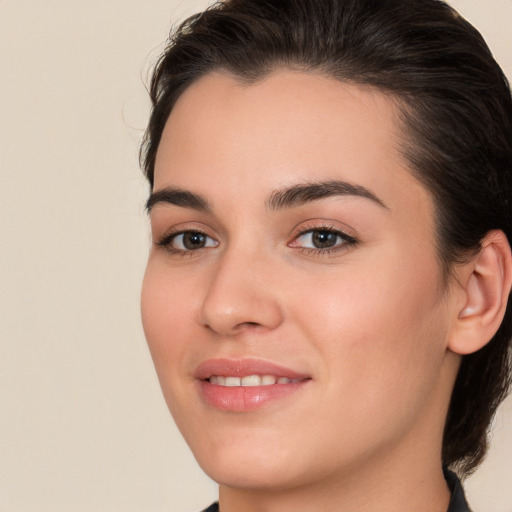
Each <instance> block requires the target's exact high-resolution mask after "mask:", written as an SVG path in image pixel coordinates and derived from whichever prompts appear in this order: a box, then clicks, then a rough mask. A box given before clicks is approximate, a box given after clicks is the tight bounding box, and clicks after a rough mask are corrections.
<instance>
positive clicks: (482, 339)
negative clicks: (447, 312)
mask: <svg viewBox="0 0 512 512" xmlns="http://www.w3.org/2000/svg"><path fill="white" fill-rule="evenodd" d="M459 280H460V281H459V283H460V285H461V286H462V291H463V298H464V301H462V302H463V306H462V307H460V308H459V310H458V318H457V319H456V320H455V325H454V329H452V332H451V335H450V338H449V340H448V348H449V349H450V350H451V351H452V352H455V353H456V354H460V355H464V354H471V353H473V352H476V351H477V350H479V349H481V348H482V347H483V346H484V345H486V344H487V343H488V342H489V341H490V340H491V338H492V337H493V336H494V335H495V334H496V331H497V330H498V327H499V326H500V324H501V322H502V320H503V317H504V315H505V310H506V309H507V301H508V297H509V294H510V289H511V286H512V256H511V250H510V245H509V243H508V240H507V237H506V236H505V234H504V233H503V231H490V232H489V233H487V235H486V236H485V238H484V239H483V240H482V243H481V249H480V251H479V252H478V254H477V255H476V256H474V257H473V258H472V259H471V261H470V262H469V263H467V264H464V266H463V267H462V269H461V273H460V274H459Z"/></svg>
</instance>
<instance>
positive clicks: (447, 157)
mask: <svg viewBox="0 0 512 512" xmlns="http://www.w3.org/2000/svg"><path fill="white" fill-rule="evenodd" d="M283 67H285V68H293V69H301V70H305V71H313V72H317V73H320V74H325V75H328V76H331V77H334V78H337V79H339V80H341V81H345V82H351V83H356V84H365V85H371V86H374V87H376V88H378V89H380V90H381V91H383V92H386V93H388V94H391V95H393V96H394V97H395V98H396V99H397V100H398V103H399V104H400V105H401V112H402V117H403V122H404V130H403V152H404V154H405V156H406V158H407V159H408V161H409V163H410V166H411V169H412V171H413V173H414V174H415V176H416V177H417V178H418V179H419V180H420V181H421V182H422V183H423V184H424V185H425V186H426V188H427V189H428V190H429V191H430V192H431V194H432V196H433V198H434V201H435V204H436V222H437V240H438V245H439V257H440V261H441V263H442V266H443V269H444V270H445V272H446V273H449V272H450V269H452V268H453V265H454V264H455V263H456V262H458V261H463V260H464V258H465V257H467V255H468V254H471V253H474V252H475V251H478V249H479V247H480V242H481V240H482V239H483V237H484V236H485V235H486V233H488V232H489V231H490V230H492V229H501V230H503V231H504V232H505V234H506V235H507V237H508V239H509V240H512V213H511V212H512V208H511V206H512V100H511V95H510V89H509V86H508V82H507V80H506V78H505V76H504V74H503V72H502V71H501V69H500V67H499V66H498V64H497V63H496V62H495V60H494V59H493V57H492V55H491V53H490V51H489V49H488V47H487V45H486V44H485V42H484V40H483V39H482V37H481V35H480V34H479V33H478V31H477V30H476V29H475V28H474V27H472V26H471V25H470V24H469V23H468V22H467V21H466V20H464V19H463V18H462V17H461V16H460V15H458V14H457V12H456V11H454V10H453V9H452V8H451V7H449V6H448V5H447V4H446V3H444V2H442V1H439V0H226V1H224V2H219V3H217V4H215V5H214V6H212V7H211V8H210V9H208V10H206V11H205V12H203V13H200V14H197V15H195V16H192V17H191V18H189V19H188V20H187V21H185V22H184V23H183V24H182V25H181V26H180V27H179V28H178V29H177V30H176V31H175V32H174V33H173V34H172V35H171V39H170V42H169V45H168V47H167V49H166V50H165V52H164V54H163V55H162V57H161V59H160V60H159V62H158V64H157V66H156V68H155V71H154V74H153V78H152V83H151V91H150V93H151V99H152V102H153V110H152V113H151V119H150V122H149V126H148V129H147V132H146V136H145V140H144V143H143V146H142V149H141V160H142V165H143V168H144V171H145V173H146V176H147V178H148V180H149V182H150V184H151V186H152V185H153V173H154V163H155V157H156V153H157V150H158V145H159V142H160V138H161V135H162V132H163V129H164V125H165V123H166V121H167V118H168V117H169V114H170V112H171V110H172V108H173V106H174V104H175V102H176V100H177V98H178V97H179V96H180V94H181V93H182V92H183V91H184V90H185V89H186V88H187V87H188V86H189V85H190V84H191V83H192V82H194V81H195V80H197V79H198V78H199V77H201V76H203V75H205V74H206V73H208V72H211V71H213V70H223V71H226V72H228V73H230V74H232V75H233V76H235V77H237V78H238V79H240V80H241V81H244V82H249V83H252V82H255V81H257V80H259V79H261V78H264V77H265V76H267V75H268V74H269V73H270V72H272V71H273V70H275V69H277V68H283ZM511 309H512V308H511V304H510V300H509V304H508V308H507V311H506V315H505V319H504V321H503V323H502V325H501V327H500V329H499V331H498V332H497V334H496V335H495V336H494V338H493V339H492V340H491V341H490V343H488V344H487V345H486V346H485V347H484V348H483V349H481V350H480V351H478V352H476V353H475V354H471V355H467V356H464V357H463V360H462V364H461V367H460V370H459V374H458V377H457V381H456V383H455V387H454V390H453V394H452V400H451V405H450V409H449V412H448V417H447V420H446V426H445V434H444V440H443V463H444V464H446V465H450V466H452V467H455V468H456V469H458V471H459V473H461V474H462V475H464V474H468V473H470V472H471V471H472V470H474V469H475V468H476V466H477V465H478V463H479V462H481V460H482V458H483V457H484V455H485V452H486V449H487V432H488V428H489V425H490V422H491V420H492V418H493V416H494V413H495V411H496V408H497V406H498V405H499V404H500V402H501V401H502V400H503V398H504V397H505V395H506V393H507V391H508V389H509V386H510V373H511V368H510V366H511V360H510V358H511V356H510V346H511V343H510V342H511V337H512V311H511Z"/></svg>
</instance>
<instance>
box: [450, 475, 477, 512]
mask: <svg viewBox="0 0 512 512" xmlns="http://www.w3.org/2000/svg"><path fill="white" fill-rule="evenodd" d="M444 477H445V478H446V481H447V482H448V487H449V488H450V492H451V493H452V499H451V500H450V505H449V507H448V512H471V509H470V508H469V505H468V502H467V501H466V497H465V496H464V490H463V489H462V485H461V483H460V480H459V478H458V477H457V475H456V474H455V473H453V472H452V471H450V470H449V469H445V470H444Z"/></svg>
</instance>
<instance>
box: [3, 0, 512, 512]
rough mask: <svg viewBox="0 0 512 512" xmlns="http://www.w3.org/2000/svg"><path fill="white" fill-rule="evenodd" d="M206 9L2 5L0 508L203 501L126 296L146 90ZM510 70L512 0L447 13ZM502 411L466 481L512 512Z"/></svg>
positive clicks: (182, 508) (511, 415)
mask: <svg viewBox="0 0 512 512" xmlns="http://www.w3.org/2000/svg"><path fill="white" fill-rule="evenodd" d="M207 3H208V2H207V1H205V0H203V1H197V0H194V1H191V0H188V1H185V0H178V1H177V0H174V1H173V0H146V1H142V0H88V1H85V2H84V1H78V0H0V512H46V511H48V512H50V511H51V512H70V511H72V512H85V511H87V512H102V511H105V512H107V511H108V512H132V511H137V512H141V511H144V512H161V511H162V512H163V511H167V512H192V511H198V510H200V509H201V508H202V507H203V506H205V505H206V504H208V503H209V502H210V501H212V500H213V499H214V497H215V494H216V491H215V486H214V484H213V483H212V482H210V481H209V480H208V479H207V478H206V477H204V476H203V475H202V473H201V471H200V470H199V469H198V468H197V466H196V464H195V462H194V460H193V459H192V456H191V455H190V454H189V452H188V450H187V448H186V446H185V445H184V443H183V441H182V440H181V438H180V436H179V434H178V433H177V431H176V429H175V427H174V426H173V424H172V421H171V419H170V417H169V416H168V413H167V410H166V408H165V405H164V402H163V399H162V398H161V396H160V390H159V388H158V384H157V380H156V377H155V375H154V373H153V368H152V365H151V361H150V357H149V355H148V351H147V349H146V346H145V342H144V338H143V334H142V330H141V326H140V320H139V307H138V295H139V288H140V281H141V277H142V273H143V269H144V260H145V257H146V252H147V248H148V233H147V221H146V218H145V214H144V212H143V206H142V205H143V202H144V199H145V196H146V192H147V190H146V185H145V183H144V181H143V179H142V177H141V175H140V173H139V170H138V166H137V151H138V145H139V142H140V138H141V135H142V131H143V129H144V126H145V123H146V119H147V112H148V101H147V97H146V96H147V95H146V91H145V89H144V86H143V82H144V80H145V77H146V75H147V70H148V69H149V67H150V66H151V64H152V63H153V62H154V60H155V58H156V56H157V55H158V53H159V51H160V50H161V49H162V42H163V41H164V39H165V37H166V34H167V32H168V28H169V26H170V20H171V19H172V20H176V19H179V18H182V17H184V16H185V15H188V14H191V13H192V12H193V11H194V10H197V9H199V8H201V7H204V6H205V5H206V4H207ZM453 3H454V4H455V5H456V6H457V7H459V8H460V9H461V11H462V12H463V13H464V14H465V15H466V16H467V17H468V18H469V19H470V20H471V21H472V22H473V23H474V24H475V25H476V26H477V27H478V28H480V30H481V31H482V32H483V33H484V35H485V36H486V38H487V39H488V41H489V43H490V46H491V48H492V49H493V51H494V52H495V54H496V56H497V58H498V60H499V61H500V62H501V64H502V65H503V67H504V68H505V70H506V72H507V73H508V75H509V76H512V52H511V49H512V34H511V30H510V27H511V25H512V24H511V22H512V1H511V0H490V1H489V0H486V1H483V0H458V1H454V2H453ZM511 434H512V401H511V400H509V401H508V403H507V404H506V405H505V406H504V407H503V408H502V410H501V414H500V415H499V417H498V419H497V422H496V429H495V435H494V444H493V449H492V451H491V454H490V456H489V458H488V460H487V462H486V463H485V464H484V466H483V467H482V468H481V470H480V471H479V472H478V473H477V474H476V475H475V476H474V477H473V478H472V479H471V480H470V481H469V482H468V484H467V488H468V493H469V495H470V497H471V500H472V502H473V505H474V507H475V510H476V511H481V512H511V511H512V485H511V483H512V468H511V467H510V466H511V461H512V435H511Z"/></svg>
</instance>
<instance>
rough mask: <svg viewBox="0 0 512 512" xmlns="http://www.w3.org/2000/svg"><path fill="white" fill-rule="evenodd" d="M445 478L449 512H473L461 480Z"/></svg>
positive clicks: (213, 511)
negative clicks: (448, 489) (447, 488)
mask: <svg viewBox="0 0 512 512" xmlns="http://www.w3.org/2000/svg"><path fill="white" fill-rule="evenodd" d="M444 477H445V478H446V481H447V482H448V487H449V488H450V491H451V493H452V498H451V500H450V505H449V506H448V511H447V512H471V509H470V508H469V506H468V503H467V501H466V498H465V496H464V491H463V490H462V485H461V484H460V480H459V479H458V478H457V475H455V473H452V472H451V471H445V472H444ZM203 512H219V504H218V503H214V504H213V505H210V506H209V507H208V508H207V509H206V510H203Z"/></svg>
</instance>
